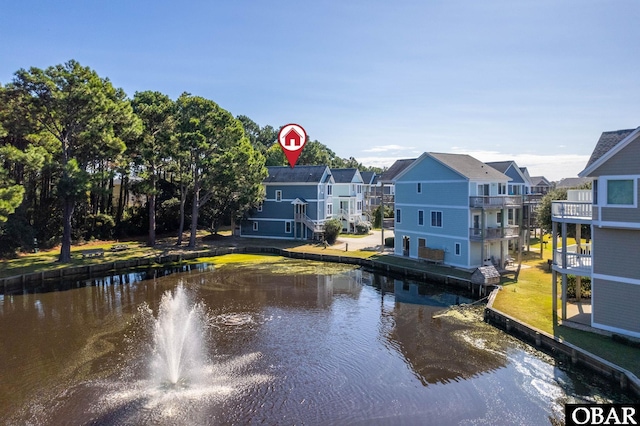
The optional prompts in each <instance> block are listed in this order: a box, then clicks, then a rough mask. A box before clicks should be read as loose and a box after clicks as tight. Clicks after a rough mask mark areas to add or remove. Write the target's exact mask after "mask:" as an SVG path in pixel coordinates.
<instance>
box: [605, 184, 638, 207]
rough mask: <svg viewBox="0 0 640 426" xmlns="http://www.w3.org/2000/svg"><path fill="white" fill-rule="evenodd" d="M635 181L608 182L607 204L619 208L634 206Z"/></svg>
mask: <svg viewBox="0 0 640 426" xmlns="http://www.w3.org/2000/svg"><path fill="white" fill-rule="evenodd" d="M633 194H634V184H633V179H610V180H607V204H611V205H617V206H632V205H634V204H635V203H634V196H633Z"/></svg>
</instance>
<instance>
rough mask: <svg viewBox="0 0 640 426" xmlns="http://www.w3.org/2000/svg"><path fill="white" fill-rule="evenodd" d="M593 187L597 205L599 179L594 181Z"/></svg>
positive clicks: (594, 199)
mask: <svg viewBox="0 0 640 426" xmlns="http://www.w3.org/2000/svg"><path fill="white" fill-rule="evenodd" d="M591 185H592V189H593V196H592V197H593V204H594V205H597V204H598V179H595V180H594V181H593V183H592V184H591Z"/></svg>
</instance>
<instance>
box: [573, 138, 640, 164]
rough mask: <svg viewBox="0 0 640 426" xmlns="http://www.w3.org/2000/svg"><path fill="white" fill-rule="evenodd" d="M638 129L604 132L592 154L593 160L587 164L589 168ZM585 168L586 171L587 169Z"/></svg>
mask: <svg viewBox="0 0 640 426" xmlns="http://www.w3.org/2000/svg"><path fill="white" fill-rule="evenodd" d="M634 130H636V129H626V130H615V131H613V132H602V135H600V139H598V143H596V147H595V148H594V149H593V152H592V153H591V158H589V161H588V162H587V167H589V166H590V165H591V164H593V163H595V162H596V161H597V160H598V158H600V157H602V156H603V155H604V154H606V153H607V152H609V150H610V149H611V148H613V147H614V146H616V145H617V144H618V142H620V141H621V140H623V139H624V138H626V137H627V136H629V135H630V134H631V132H633V131H634ZM587 167H585V169H586V168H587Z"/></svg>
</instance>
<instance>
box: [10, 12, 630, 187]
mask: <svg viewBox="0 0 640 426" xmlns="http://www.w3.org/2000/svg"><path fill="white" fill-rule="evenodd" d="M638 22H640V1H637V0H616V1H612V0H601V1H593V0H567V1H562V0H536V1H528V0H523V1H515V0H505V1H494V0H484V1H475V0H465V1H461V0H460V1H456V0H438V1H433V0H431V1H429V0H421V1H405V0H396V1H393V2H391V1H388V0H386V1H377V0H369V1H358V0H356V1H321V0H319V1H315V2H303V1H264V0H263V1H257V0H256V1H245V0H238V1H232V2H223V1H215V0H209V1H201V2H195V1H188V0H185V1H182V2H176V1H173V2H168V1H153V2H152V1H145V0H143V1H119V0H113V1H109V2H95V1H86V0H83V1H79V0H71V1H63V2H51V1H30V0H22V1H19V2H18V1H14V2H4V4H3V5H2V7H1V8H0V83H2V84H6V83H8V82H9V81H10V80H11V78H12V76H13V73H14V72H15V71H17V70H18V69H20V68H29V67H31V66H35V67H39V68H46V67H48V66H50V65H55V64H59V63H63V62H65V61H67V60H69V59H75V60H77V61H79V62H80V63H81V64H82V65H85V66H89V67H91V68H92V69H94V70H95V71H96V72H98V74H99V75H100V76H102V77H108V78H109V79H110V80H111V81H112V82H113V83H114V85H115V86H117V87H121V88H123V89H124V90H125V91H126V92H127V94H128V95H129V96H133V94H134V93H135V92H136V91H142V90H157V91H160V92H163V93H166V94H167V95H169V96H171V97H172V98H174V99H175V98H176V97H177V96H179V95H180V93H182V92H184V91H186V92H190V93H192V94H194V95H199V96H203V97H206V98H209V99H212V100H214V101H216V102H217V103H218V104H220V106H222V107H223V108H225V109H227V110H229V111H230V112H231V113H233V114H234V115H247V116H249V117H250V118H252V119H253V120H254V121H256V122H257V123H258V124H259V125H261V126H264V125H267V124H270V125H272V126H274V127H277V126H280V125H284V124H287V123H291V122H293V123H298V124H300V125H302V126H303V127H304V128H305V129H306V131H307V132H308V133H309V135H310V137H311V138H312V139H317V140H319V141H320V142H322V143H324V144H325V145H327V146H328V147H329V148H331V149H332V150H333V151H335V152H336V153H337V154H338V155H340V156H341V157H355V158H356V159H358V160H359V161H360V162H362V163H364V164H367V165H378V166H389V165H390V164H391V163H392V162H393V161H394V160H395V159H397V158H412V157H417V156H419V155H420V154H421V153H422V152H425V151H433V152H455V153H468V154H470V155H473V156H474V157H476V158H478V159H480V160H482V161H499V160H515V161H516V162H517V163H518V165H520V166H524V167H528V169H529V172H530V173H531V174H532V175H545V176H546V177H547V178H549V179H552V180H558V179H560V178H562V177H570V176H575V175H576V174H577V173H578V172H579V171H581V170H582V169H583V168H584V166H585V165H586V161H587V159H588V157H589V155H590V154H591V151H592V149H593V147H594V146H595V143H596V142H597V140H598V138H599V136H600V134H601V133H602V132H603V131H607V130H618V129H627V128H635V127H638V126H640V25H638Z"/></svg>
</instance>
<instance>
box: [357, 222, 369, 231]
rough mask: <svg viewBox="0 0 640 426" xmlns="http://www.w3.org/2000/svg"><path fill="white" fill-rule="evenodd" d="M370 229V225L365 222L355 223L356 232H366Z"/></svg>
mask: <svg viewBox="0 0 640 426" xmlns="http://www.w3.org/2000/svg"><path fill="white" fill-rule="evenodd" d="M370 230H371V226H370V225H369V224H368V223H366V222H360V223H358V224H356V234H368V233H369V231H370Z"/></svg>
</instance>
